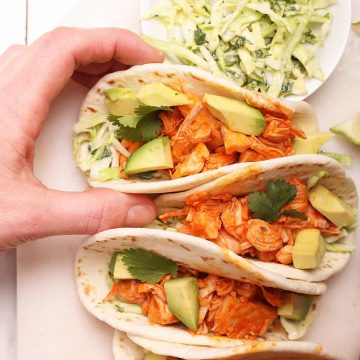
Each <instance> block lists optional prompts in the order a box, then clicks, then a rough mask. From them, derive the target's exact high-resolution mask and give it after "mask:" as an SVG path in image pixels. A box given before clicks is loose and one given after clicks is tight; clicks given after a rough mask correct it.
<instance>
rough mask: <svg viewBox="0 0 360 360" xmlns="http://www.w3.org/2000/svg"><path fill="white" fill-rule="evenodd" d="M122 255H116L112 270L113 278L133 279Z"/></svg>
mask: <svg viewBox="0 0 360 360" xmlns="http://www.w3.org/2000/svg"><path fill="white" fill-rule="evenodd" d="M122 258H123V255H122V254H121V253H118V254H117V255H116V259H115V264H114V270H113V278H114V280H128V279H135V278H134V277H133V276H132V275H131V274H130V273H129V270H128V268H127V266H126V265H125V264H124V262H123V261H122Z"/></svg>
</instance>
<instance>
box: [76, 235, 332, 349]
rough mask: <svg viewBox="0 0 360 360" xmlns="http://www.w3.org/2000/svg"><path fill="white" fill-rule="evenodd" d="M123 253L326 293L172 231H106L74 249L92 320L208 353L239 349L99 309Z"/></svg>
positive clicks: (278, 336) (107, 307) (276, 336)
mask: <svg viewBox="0 0 360 360" xmlns="http://www.w3.org/2000/svg"><path fill="white" fill-rule="evenodd" d="M128 248H142V249H145V250H149V251H152V252H155V253H157V254H160V255H162V256H164V257H166V258H169V259H172V260H174V261H175V262H176V263H178V264H181V265H184V266H185V267H190V268H193V269H196V270H200V271H203V272H206V273H212V274H216V275H219V276H224V277H228V278H232V279H236V280H240V281H248V282H251V283H254V284H257V285H264V286H268V287H275V288H280V289H284V290H289V291H294V292H299V293H304V294H309V295H320V294H322V293H324V291H325V290H326V286H325V285H324V284H321V283H308V282H304V281H298V280H288V279H285V278H284V277H283V276H281V275H277V274H272V273H270V272H268V271H266V270H263V269H260V268H259V267H257V266H255V265H253V264H251V263H249V262H248V261H247V260H245V259H243V258H242V257H239V256H237V255H236V254H234V253H232V252H230V251H228V250H225V249H221V248H220V247H218V246H217V245H215V244H213V243H211V242H209V241H206V240H198V239H196V238H194V237H193V236H187V235H184V234H180V233H177V232H174V231H164V230H156V229H146V228H144V229H135V228H122V229H112V230H107V231H104V232H101V233H99V234H96V235H94V236H92V237H90V238H88V239H87V240H86V241H85V242H84V243H83V244H82V245H81V246H80V247H79V249H78V252H77V256H76V278H77V279H76V280H77V286H78V293H79V297H80V300H81V302H82V303H83V305H84V306H85V307H86V309H87V310H88V311H89V312H90V313H91V314H92V315H94V316H95V317H97V318H98V319H99V320H102V321H104V322H106V323H107V324H108V325H110V326H112V327H113V328H115V329H118V330H121V331H124V332H127V333H130V334H133V335H138V336H141V337H148V338H149V337H151V338H153V339H154V340H160V341H168V342H169V341H170V342H176V343H182V344H189V345H202V346H212V347H229V346H237V345H239V344H243V342H242V341H240V340H234V339H229V338H226V337H216V336H206V335H195V336H194V335H191V334H190V333H189V332H188V331H187V330H186V329H185V327H184V326H182V325H174V326H161V325H158V324H151V323H150V322H149V320H148V318H147V317H145V316H143V315H138V314H133V313H121V312H118V311H117V310H116V309H115V307H114V305H113V304H111V303H110V302H106V303H103V299H104V298H105V296H106V295H107V293H108V292H109V291H110V288H109V285H108V281H107V273H108V265H109V262H110V259H111V254H112V253H113V252H114V251H122V250H124V249H128ZM267 339H268V340H287V334H286V333H285V332H281V331H279V332H277V333H268V334H267Z"/></svg>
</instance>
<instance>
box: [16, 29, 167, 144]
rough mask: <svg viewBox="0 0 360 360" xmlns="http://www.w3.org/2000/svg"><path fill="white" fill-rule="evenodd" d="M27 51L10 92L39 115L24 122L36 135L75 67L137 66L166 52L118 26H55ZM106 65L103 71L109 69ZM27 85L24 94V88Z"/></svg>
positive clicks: (158, 58)
mask: <svg viewBox="0 0 360 360" xmlns="http://www.w3.org/2000/svg"><path fill="white" fill-rule="evenodd" d="M24 54H25V55H26V61H23V64H22V66H21V68H20V69H19V72H18V73H17V74H16V76H17V78H19V79H20V78H21V84H20V83H19V82H18V83H15V82H14V85H13V86H12V91H13V94H10V95H11V96H13V97H17V96H18V94H19V93H22V97H21V108H26V109H27V112H26V113H27V114H29V113H31V114H33V113H35V114H36V118H35V117H33V118H32V121H31V122H29V121H28V118H27V117H26V116H25V117H24V121H23V122H22V123H23V124H22V125H23V126H24V127H25V128H26V129H25V131H26V132H27V133H29V134H30V135H31V136H32V137H34V138H36V137H37V136H38V134H39V131H40V128H41V126H42V121H43V119H44V118H45V116H46V114H47V112H48V109H49V106H50V104H51V102H52V101H53V100H54V98H55V97H56V96H57V95H58V93H59V92H60V91H61V90H62V89H63V87H64V86H65V84H66V83H67V82H68V80H69V79H70V78H71V76H72V75H73V73H74V71H75V70H77V69H79V70H80V71H82V72H84V71H87V70H89V71H90V73H91V74H93V73H94V67H89V65H90V64H93V63H97V64H102V63H111V62H113V61H114V62H115V63H122V64H125V65H135V64H144V63H148V62H160V61H162V60H163V55H162V54H161V53H160V52H159V51H158V50H156V49H154V48H152V47H151V46H150V45H148V44H146V43H145V42H144V41H143V40H141V38H140V37H138V36H137V35H135V34H134V33H132V32H130V31H127V30H123V29H118V28H104V29H76V28H59V29H55V30H54V31H51V32H49V33H47V34H45V35H44V36H42V37H41V38H40V39H39V40H37V41H35V42H34V43H33V44H32V45H31V46H29V47H28V48H27V49H26V52H25V53H24ZM25 55H24V56H25ZM99 66H100V67H101V65H99ZM106 66H107V65H106ZM106 66H105V68H104V67H103V68H102V69H100V70H101V71H104V70H106ZM24 88H26V89H27V91H26V93H25V94H23V91H21V90H22V89H24Z"/></svg>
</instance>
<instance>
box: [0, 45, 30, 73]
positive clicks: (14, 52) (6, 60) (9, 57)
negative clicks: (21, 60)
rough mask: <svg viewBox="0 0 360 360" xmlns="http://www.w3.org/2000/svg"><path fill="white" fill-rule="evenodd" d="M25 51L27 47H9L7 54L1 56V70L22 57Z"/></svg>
mask: <svg viewBox="0 0 360 360" xmlns="http://www.w3.org/2000/svg"><path fill="white" fill-rule="evenodd" d="M25 49H26V46H25V45H19V44H15V45H11V46H10V47H8V48H7V49H6V50H5V52H4V53H3V54H2V55H1V56H0V70H1V69H2V68H5V67H6V66H9V65H10V64H11V63H13V62H14V61H15V59H16V58H18V57H19V56H21V54H22V53H23V51H24V50H25Z"/></svg>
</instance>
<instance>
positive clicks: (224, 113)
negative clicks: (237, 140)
mask: <svg viewBox="0 0 360 360" xmlns="http://www.w3.org/2000/svg"><path fill="white" fill-rule="evenodd" d="M203 101H204V102H205V103H206V104H207V105H208V106H207V108H208V109H209V111H210V112H211V114H212V115H214V116H215V117H216V118H217V119H219V120H220V121H221V122H222V123H223V124H224V125H225V126H226V127H227V128H228V129H230V130H232V131H238V132H241V133H243V134H246V135H255V136H257V135H260V134H261V133H262V132H263V131H264V129H265V126H266V121H265V118H264V115H263V114H262V113H261V111H260V110H259V109H255V108H253V107H252V106H250V105H248V104H246V103H245V102H243V101H240V100H237V99H231V98H227V97H224V96H218V95H211V94H205V95H204V98H203Z"/></svg>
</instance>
